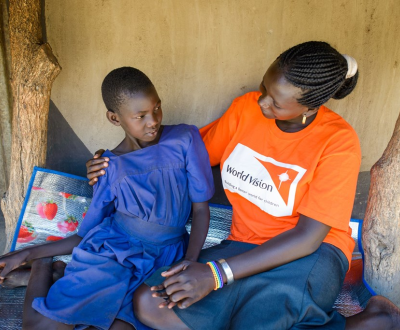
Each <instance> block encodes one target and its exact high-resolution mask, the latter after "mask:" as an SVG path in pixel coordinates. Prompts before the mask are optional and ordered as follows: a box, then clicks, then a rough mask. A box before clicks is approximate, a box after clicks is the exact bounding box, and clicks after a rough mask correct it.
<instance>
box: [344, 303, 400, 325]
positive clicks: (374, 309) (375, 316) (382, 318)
mask: <svg viewBox="0 0 400 330" xmlns="http://www.w3.org/2000/svg"><path fill="white" fill-rule="evenodd" d="M346 329H347V330H369V329H371V330H372V329H374V330H375V329H380V330H400V309H399V308H398V307H397V306H396V305H395V304H393V303H392V302H391V301H390V300H389V299H386V298H385V297H383V296H374V297H372V298H371V299H370V300H369V302H368V304H367V307H366V308H365V310H364V311H363V312H361V313H359V314H357V315H354V316H352V317H349V318H348V319H347V320H346Z"/></svg>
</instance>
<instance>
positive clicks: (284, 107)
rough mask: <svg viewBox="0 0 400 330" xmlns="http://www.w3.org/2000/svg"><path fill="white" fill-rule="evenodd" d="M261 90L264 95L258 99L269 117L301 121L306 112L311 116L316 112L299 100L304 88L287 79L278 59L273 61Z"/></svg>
mask: <svg viewBox="0 0 400 330" xmlns="http://www.w3.org/2000/svg"><path fill="white" fill-rule="evenodd" d="M260 91H261V93H262V95H261V96H260V97H259V99H258V104H259V106H260V108H261V111H262V113H263V115H264V117H266V118H268V119H276V120H285V121H291V122H299V123H300V122H301V121H302V117H303V115H304V114H306V116H311V115H312V114H314V113H315V112H316V110H314V109H313V110H309V109H308V108H307V107H306V106H304V105H301V104H300V103H298V102H297V99H299V98H300V97H301V95H302V90H301V89H300V88H298V87H296V86H294V85H292V84H290V83H289V82H288V81H287V80H286V79H285V77H284V76H283V74H282V72H281V70H280V69H279V67H278V62H277V61H275V62H274V63H272V65H271V66H270V67H269V68H268V70H267V72H266V73H265V75H264V77H263V80H262V82H261V84H260Z"/></svg>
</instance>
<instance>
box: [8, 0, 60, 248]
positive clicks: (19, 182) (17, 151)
mask: <svg viewBox="0 0 400 330" xmlns="http://www.w3.org/2000/svg"><path fill="white" fill-rule="evenodd" d="M40 5H41V1H40V0H10V2H9V31H10V54H11V93H12V96H13V106H12V108H13V119H12V145H11V171H10V185H9V189H8V191H7V193H6V196H5V197H4V198H3V199H2V201H1V209H2V211H3V213H4V218H5V222H6V235H7V242H6V248H5V251H7V250H9V248H10V246H11V240H12V236H13V233H14V230H15V225H16V222H17V220H18V216H19V213H20V211H21V207H22V203H23V200H24V198H25V194H26V190H27V186H28V183H29V179H30V176H31V174H32V170H33V167H34V166H44V165H45V160H46V147H47V119H48V113H49V102H50V91H51V87H52V84H53V81H54V80H55V78H56V77H57V75H58V74H59V72H60V70H61V67H60V65H59V64H58V61H57V59H56V58H55V56H54V55H53V53H52V50H51V48H50V46H49V45H48V44H47V43H43V40H42V26H41V8H40Z"/></svg>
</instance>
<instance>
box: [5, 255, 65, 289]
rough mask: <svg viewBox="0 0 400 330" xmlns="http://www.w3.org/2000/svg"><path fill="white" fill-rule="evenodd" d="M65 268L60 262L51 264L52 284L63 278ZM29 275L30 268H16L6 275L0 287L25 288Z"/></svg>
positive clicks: (25, 266)
mask: <svg viewBox="0 0 400 330" xmlns="http://www.w3.org/2000/svg"><path fill="white" fill-rule="evenodd" d="M29 266H30V265H29ZM66 266H67V265H66V264H65V263H64V262H62V261H60V260H59V261H56V262H54V263H53V282H55V281H57V280H59V279H60V278H61V277H63V276H64V271H65V267H66ZM30 275H31V269H30V267H28V266H27V265H24V266H21V267H18V268H17V269H15V270H13V271H11V272H10V273H8V274H7V276H6V278H5V280H4V281H3V283H1V284H0V286H2V287H3V288H7V289H14V288H18V287H21V286H27V285H28V281H29V277H30Z"/></svg>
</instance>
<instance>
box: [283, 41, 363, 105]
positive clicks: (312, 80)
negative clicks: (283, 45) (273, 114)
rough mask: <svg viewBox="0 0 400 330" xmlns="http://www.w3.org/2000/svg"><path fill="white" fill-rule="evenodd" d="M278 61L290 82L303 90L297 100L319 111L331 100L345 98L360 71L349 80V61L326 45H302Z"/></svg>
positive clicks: (292, 49)
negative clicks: (347, 76)
mask: <svg viewBox="0 0 400 330" xmlns="http://www.w3.org/2000/svg"><path fill="white" fill-rule="evenodd" d="M277 60H278V65H279V68H280V69H281V70H282V73H283V75H284V77H285V78H286V80H287V81H289V82H290V83H291V84H292V85H294V86H296V87H299V88H301V89H302V90H303V93H302V96H301V98H299V99H298V100H297V101H298V102H299V103H300V104H302V105H304V106H306V107H308V108H309V109H314V108H318V107H319V106H321V105H322V104H324V103H325V102H327V101H328V100H329V99H330V98H334V99H342V98H344V97H345V96H347V95H349V94H350V93H351V92H352V91H353V89H354V88H355V87H356V84H357V80H358V71H357V73H356V74H355V75H354V76H353V77H351V78H348V79H346V74H347V70H348V66H347V61H346V59H345V58H344V57H343V55H342V54H340V53H339V52H338V51H337V50H336V49H334V48H333V47H332V46H331V45H329V44H328V43H326V42H321V41H309V42H305V43H302V44H299V45H297V46H294V47H292V48H290V49H288V50H287V51H285V52H283V53H282V54H281V55H279V57H278V58H277Z"/></svg>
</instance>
